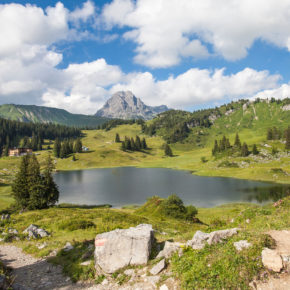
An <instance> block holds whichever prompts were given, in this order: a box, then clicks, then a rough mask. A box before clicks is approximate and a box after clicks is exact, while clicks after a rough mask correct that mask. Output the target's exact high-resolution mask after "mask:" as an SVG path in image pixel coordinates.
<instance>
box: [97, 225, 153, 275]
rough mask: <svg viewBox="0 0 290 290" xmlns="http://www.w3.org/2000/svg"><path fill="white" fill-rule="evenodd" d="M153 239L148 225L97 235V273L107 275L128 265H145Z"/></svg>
mask: <svg viewBox="0 0 290 290" xmlns="http://www.w3.org/2000/svg"><path fill="white" fill-rule="evenodd" d="M153 238H154V236H153V229H152V226H151V225H148V224H141V225H138V226H137V227H132V228H129V229H124V230H119V229H117V230H114V231H111V232H107V233H103V234H99V235H97V236H96V239H95V265H96V270H97V273H108V274H109V273H114V272H116V271H117V270H119V269H121V268H123V267H126V266H128V265H142V264H146V263H147V262H148V260H149V256H150V253H151V247H152V241H153Z"/></svg>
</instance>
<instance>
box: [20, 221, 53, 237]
mask: <svg viewBox="0 0 290 290" xmlns="http://www.w3.org/2000/svg"><path fill="white" fill-rule="evenodd" d="M23 234H28V236H29V238H34V239H37V238H45V237H48V236H49V233H48V232H47V231H46V230H44V229H41V228H39V227H38V226H36V225H32V224H31V225H30V226H29V227H28V228H27V229H25V230H24V231H23Z"/></svg>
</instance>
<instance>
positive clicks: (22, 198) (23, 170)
mask: <svg viewBox="0 0 290 290" xmlns="http://www.w3.org/2000/svg"><path fill="white" fill-rule="evenodd" d="M29 159H30V155H26V156H23V157H22V158H21V161H20V166H19V170H18V172H17V173H16V177H15V180H14V182H13V185H12V196H13V197H14V199H15V202H16V205H17V206H19V207H20V208H22V209H25V208H26V207H27V206H28V203H29V195H30V194H29V184H28V163H29Z"/></svg>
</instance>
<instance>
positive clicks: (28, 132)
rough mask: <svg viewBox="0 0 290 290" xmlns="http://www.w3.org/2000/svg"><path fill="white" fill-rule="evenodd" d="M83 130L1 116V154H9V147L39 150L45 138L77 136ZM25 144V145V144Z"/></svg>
mask: <svg viewBox="0 0 290 290" xmlns="http://www.w3.org/2000/svg"><path fill="white" fill-rule="evenodd" d="M80 136H81V131H80V130H79V129H76V128H73V127H67V126H62V125H55V124H34V123H24V122H18V121H11V120H6V119H2V118H0V156H1V155H2V154H3V155H8V150H9V148H13V147H21V146H22V147H27V148H32V149H33V150H39V149H40V148H41V144H43V140H44V139H49V140H55V138H77V137H80ZM23 145H25V146H23Z"/></svg>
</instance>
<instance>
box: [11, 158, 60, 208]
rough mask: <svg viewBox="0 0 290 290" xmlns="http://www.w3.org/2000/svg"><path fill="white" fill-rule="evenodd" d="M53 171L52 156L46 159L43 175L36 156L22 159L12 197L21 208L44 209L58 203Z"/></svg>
mask: <svg viewBox="0 0 290 290" xmlns="http://www.w3.org/2000/svg"><path fill="white" fill-rule="evenodd" d="M53 169H54V165H53V162H52V159H51V157H50V155H48V157H47V159H46V162H45V167H44V171H43V173H41V172H40V166H39V163H38V161H37V158H36V156H35V155H26V156H23V157H22V159H21V163H20V167H19V171H18V173H17V174H16V178H15V181H14V183H13V185H12V195H13V197H14V198H15V201H16V205H17V206H18V207H19V208H22V209H43V208H48V207H50V206H52V205H54V204H55V203H57V201H58V198H59V191H58V188H57V185H56V184H55V182H54V180H53V177H52V171H53Z"/></svg>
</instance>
